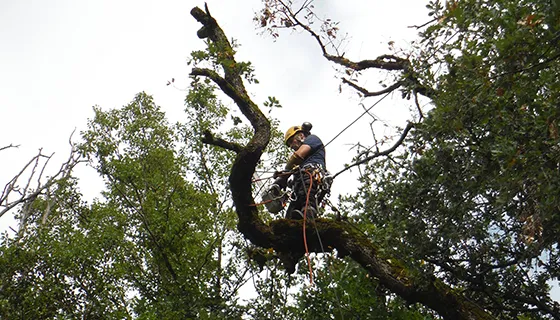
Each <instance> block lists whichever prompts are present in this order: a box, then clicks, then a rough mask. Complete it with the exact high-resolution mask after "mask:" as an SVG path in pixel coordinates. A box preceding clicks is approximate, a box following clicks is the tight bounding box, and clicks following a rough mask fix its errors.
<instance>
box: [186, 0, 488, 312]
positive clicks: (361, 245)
mask: <svg viewBox="0 0 560 320" xmlns="http://www.w3.org/2000/svg"><path fill="white" fill-rule="evenodd" d="M191 14H192V15H193V17H195V18H196V20H197V21H199V22H200V23H201V24H202V25H203V27H202V28H201V29H200V30H199V31H198V36H199V37H200V38H209V39H210V40H211V41H213V42H214V43H215V44H217V46H218V47H220V48H223V49H224V54H229V55H230V56H228V61H229V63H228V65H227V66H222V67H223V72H224V76H223V77H222V76H221V75H219V74H217V73H216V72H214V71H212V70H208V69H199V68H195V69H193V71H192V73H191V75H193V76H204V77H208V78H209V79H211V80H212V81H213V82H214V83H216V84H217V85H218V86H219V87H220V89H221V90H222V91H223V92H224V93H225V94H227V95H228V96H229V97H230V98H231V99H233V100H234V101H235V103H236V104H237V106H238V108H239V109H240V111H241V112H242V113H243V114H244V115H245V117H246V118H247V119H248V120H249V122H250V123H251V125H252V127H253V129H254V134H253V136H252V138H251V140H250V141H249V143H247V144H246V145H244V146H237V145H236V146H235V147H234V148H233V147H232V148H233V149H235V151H236V152H237V156H236V158H235V160H234V163H233V165H232V168H231V173H230V177H229V182H230V189H231V194H232V199H233V202H234V205H235V208H236V212H237V215H238V218H239V222H238V230H239V231H240V232H241V233H242V234H243V235H244V237H245V238H247V239H248V240H250V241H251V242H252V243H253V244H254V245H256V246H258V247H262V248H273V249H274V250H275V251H277V252H281V253H290V254H291V255H292V256H299V257H301V256H303V253H304V251H305V250H304V244H303V241H302V239H303V225H302V224H303V221H299V220H298V221H296V220H286V219H278V220H275V221H273V222H271V223H270V224H266V223H264V222H263V220H262V219H261V217H259V214H258V210H257V208H256V206H255V201H254V198H253V196H252V191H251V183H252V177H253V173H254V171H255V168H256V166H257V163H258V161H259V160H260V157H261V155H262V153H263V150H264V149H265V147H266V146H267V145H268V143H269V140H270V136H271V133H270V129H271V127H270V122H269V121H268V119H267V118H266V117H265V116H264V114H263V113H262V112H261V110H260V109H259V108H258V106H257V105H256V104H255V103H253V102H252V101H251V99H250V98H249V96H248V95H247V91H246V89H245V87H244V84H243V81H242V77H241V75H240V74H238V73H236V71H235V68H232V67H231V62H233V63H236V62H235V59H234V56H233V50H231V45H230V43H229V41H228V40H227V37H226V36H225V34H224V32H223V31H222V29H221V28H220V27H219V25H218V23H217V22H216V20H215V19H214V18H213V17H212V16H211V15H210V12H209V10H208V7H206V8H205V10H202V9H200V8H197V7H196V8H194V9H192V11H191ZM395 62H396V63H399V61H395ZM401 63H402V62H401ZM205 140H206V142H208V143H213V142H215V140H213V139H210V138H208V137H206V139H205ZM214 144H216V145H220V144H222V142H220V143H214ZM222 147H223V145H222ZM306 235H307V239H308V248H309V251H310V252H319V253H320V252H323V249H325V250H327V251H330V250H332V249H336V250H337V252H338V253H339V255H340V256H350V257H351V258H352V259H354V260H355V261H356V262H357V263H359V264H360V265H361V266H362V267H363V268H364V269H366V270H367V271H368V272H369V274H370V275H371V276H372V277H373V278H375V279H378V281H379V283H381V284H382V285H384V286H385V287H387V288H388V289H389V290H390V291H391V292H393V293H395V294H397V295H399V296H401V297H402V298H404V299H405V300H406V301H408V302H410V303H422V304H423V305H425V306H427V307H429V308H431V309H433V310H435V311H436V312H438V313H439V314H440V315H441V316H442V317H444V318H445V319H492V318H493V317H491V316H490V315H489V314H488V313H486V312H485V311H484V310H483V309H481V308H480V307H479V306H478V305H476V304H474V303H473V302H471V301H469V300H467V299H466V298H465V297H463V296H461V295H460V294H459V293H458V292H456V291H454V290H453V289H452V288H450V287H449V286H447V285H445V284H444V283H443V282H441V281H440V280H438V279H436V278H435V277H433V278H432V279H431V280H429V281H426V280H418V279H414V278H413V277H412V276H410V275H409V273H408V272H407V270H405V269H403V268H402V267H399V265H401V264H399V263H395V261H397V260H396V259H389V260H388V259H384V258H380V256H379V255H378V252H377V249H376V247H375V246H374V245H373V243H372V242H371V241H370V240H369V239H368V238H367V237H366V236H365V235H363V234H361V233H359V232H357V231H356V230H355V229H354V228H353V227H352V226H351V225H350V224H348V223H347V222H344V221H332V220H327V219H316V220H315V224H314V225H311V226H309V223H308V227H307V228H306ZM319 238H320V239H321V242H322V245H321V243H319V241H318V239H319Z"/></svg>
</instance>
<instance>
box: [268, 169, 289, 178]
mask: <svg viewBox="0 0 560 320" xmlns="http://www.w3.org/2000/svg"><path fill="white" fill-rule="evenodd" d="M289 174H290V171H288V170H282V171H275V172H274V174H273V175H272V177H273V178H274V179H276V178H278V177H286V179H287V177H288V176H289Z"/></svg>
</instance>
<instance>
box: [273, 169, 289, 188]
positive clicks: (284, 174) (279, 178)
mask: <svg viewBox="0 0 560 320" xmlns="http://www.w3.org/2000/svg"><path fill="white" fill-rule="evenodd" d="M273 177H274V178H275V179H276V180H274V184H277V185H278V186H279V187H280V189H286V187H287V186H288V178H289V177H290V175H289V171H276V172H274V175H273Z"/></svg>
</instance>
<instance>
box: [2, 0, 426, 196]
mask: <svg viewBox="0 0 560 320" xmlns="http://www.w3.org/2000/svg"><path fill="white" fill-rule="evenodd" d="M321 3H322V2H321V1H317V7H320V5H321ZM195 5H198V6H201V7H203V5H204V2H202V1H200V2H199V1H185V0H182V1H178V0H165V1H157V2H156V1H147V0H135V1H132V0H130V1H124V0H120V1H106V0H98V1H93V0H92V1H85V0H84V1H76V0H66V1H65V0H51V1H33V0H19V1H9V0H0V48H1V50H0V110H1V114H2V115H3V117H2V119H3V121H2V125H1V126H0V147H1V146H6V145H9V144H10V143H12V144H14V145H19V146H20V147H19V148H18V149H10V150H5V151H3V152H1V153H0V164H1V165H2V170H1V172H0V183H4V182H5V181H8V179H10V178H11V177H13V175H14V174H15V173H16V172H18V171H19V169H20V168H21V167H22V165H23V164H24V163H25V162H26V161H27V160H29V159H30V158H31V157H32V156H33V155H34V154H36V153H37V151H38V149H39V148H43V150H44V153H46V154H50V153H52V152H55V158H54V159H53V160H51V166H52V168H53V170H54V169H55V168H58V164H59V163H61V162H62V161H63V160H65V159H66V157H67V155H68V152H69V146H68V138H69V137H70V134H71V133H72V131H73V130H74V129H77V133H76V134H75V136H74V140H76V139H77V138H78V137H79V131H80V130H83V129H85V128H86V122H87V119H88V118H91V117H93V112H92V106H94V105H99V106H100V107H102V108H104V109H109V108H118V107H121V106H123V105H125V104H127V103H129V102H130V101H131V100H132V99H133V97H134V95H135V94H136V93H138V92H140V91H146V92H147V93H148V94H151V95H153V96H154V98H155V101H156V103H157V104H158V105H160V106H162V108H163V109H164V110H165V111H166V112H167V113H168V116H169V118H170V119H171V120H172V121H176V120H180V119H181V117H182V112H183V109H184V106H183V100H184V96H185V92H184V91H181V90H180V89H184V88H186V87H187V84H188V82H189V79H188V73H189V67H188V66H187V64H186V60H187V58H188V56H189V53H190V52H191V51H192V50H195V49H200V48H202V47H203V42H202V41H201V40H199V39H198V38H197V37H196V31H197V30H198V29H199V28H200V24H198V22H196V21H195V20H194V18H192V17H191V15H190V10H191V9H192V7H194V6H195ZM208 5H209V8H210V12H211V13H212V15H213V16H214V17H215V18H216V19H217V20H218V23H220V25H221V26H222V28H223V29H224V30H225V32H226V34H227V35H228V36H229V37H230V38H232V37H233V38H235V39H237V40H238V42H239V43H240V44H241V48H240V49H239V50H238V56H237V59H238V61H251V62H253V64H254V65H255V68H256V75H257V78H258V79H259V80H260V84H259V85H252V86H249V87H248V90H249V91H250V93H251V94H252V95H253V97H254V101H256V102H257V103H262V102H263V101H265V99H266V97H267V96H276V97H277V98H278V99H279V100H280V103H281V104H282V105H283V106H284V108H282V109H277V110H275V111H274V113H273V116H275V117H277V118H279V119H280V120H281V123H282V127H283V128H284V129H285V128H288V127H289V126H292V125H298V124H301V123H302V122H303V121H310V122H312V123H313V125H314V129H313V130H312V131H313V132H314V133H315V134H317V135H319V136H320V137H321V138H322V139H323V141H324V142H327V141H329V140H330V139H331V138H333V137H334V135H335V134H336V133H337V132H339V131H340V130H341V129H343V128H344V127H345V126H346V125H347V124H349V123H350V122H351V121H352V120H353V119H355V118H356V117H357V116H358V115H359V114H361V112H362V109H361V107H359V106H358V102H359V101H358V99H356V96H355V95H352V94H351V90H345V91H343V93H342V94H340V93H339V92H338V86H339V84H340V81H339V80H338V79H336V78H335V72H334V67H333V64H331V63H329V62H327V61H326V60H325V59H323V58H322V57H321V55H320V50H319V47H318V46H317V45H316V43H315V42H314V41H313V39H312V38H310V37H309V36H308V35H306V34H299V33H290V32H285V33H284V34H283V35H282V36H281V37H280V38H279V39H278V40H277V41H273V39H272V38H271V37H268V36H263V35H260V34H258V32H257V30H255V25H254V23H253V21H252V18H253V16H254V12H255V11H258V10H259V8H261V2H260V0H248V1H231V0H230V1H227V0H209V1H208ZM329 6H331V7H329V8H327V11H328V12H329V15H330V17H332V18H333V19H334V20H340V21H342V24H341V29H342V30H344V31H347V32H349V34H351V39H350V41H349V42H348V44H347V46H346V47H345V48H344V51H346V52H347V55H346V56H347V57H349V58H352V59H356V60H359V59H364V58H373V57H376V56H377V55H380V54H384V53H387V52H388V50H387V42H388V41H390V40H394V41H397V43H402V44H403V46H404V47H406V46H407V44H406V43H407V42H406V41H402V40H403V39H408V40H410V39H414V35H415V31H414V30H413V29H410V28H406V26H407V25H411V24H420V23H422V22H424V21H425V19H426V18H425V17H426V15H425V14H420V13H422V12H425V10H424V4H423V3H422V2H421V1H415V0H396V1H390V2H389V1H371V0H362V1H354V4H353V5H352V6H348V5H342V4H338V5H335V4H329ZM388 13H396V14H388ZM171 78H175V80H176V82H175V86H176V88H173V87H172V86H166V83H167V81H168V80H170V79H171ZM375 89H379V88H376V87H372V90H375ZM387 100H389V99H387ZM375 101H376V100H375V99H372V100H369V101H366V102H365V104H366V105H371V104H372V103H373V102H375ZM396 101H398V105H397V107H396V108H392V107H391V108H390V109H388V112H389V113H388V114H387V116H386V117H385V120H391V119H393V118H394V114H395V113H398V112H399V111H403V112H404V113H406V110H408V108H409V105H410V103H406V102H402V101H400V100H398V99H396ZM225 102H226V103H230V101H225ZM386 105H390V104H386ZM391 106H392V105H391ZM376 110H378V109H377V108H376ZM374 112H375V113H376V114H379V112H381V113H383V111H374ZM368 121H369V120H367V119H365V118H364V120H363V121H362V122H361V127H360V124H358V125H355V126H353V127H352V128H351V129H350V130H348V131H347V132H345V133H344V134H343V135H342V136H341V137H340V138H338V139H337V140H336V141H335V142H333V143H332V144H331V145H330V146H329V147H328V149H327V158H328V164H329V169H330V170H331V171H332V172H337V171H339V170H340V169H342V168H343V164H344V163H348V162H350V161H351V157H352V155H353V154H350V153H348V148H349V146H350V144H351V143H354V142H355V141H356V137H361V138H362V139H365V140H366V141H368V142H371V140H372V139H371V134H370V132H369V129H368V127H367V124H368ZM397 123H402V125H403V126H404V122H397ZM364 130H365V131H364ZM379 134H383V132H379ZM82 171H83V172H82ZM78 172H79V173H80V174H81V175H82V176H83V177H84V180H86V181H85V182H86V183H82V185H81V188H82V191H83V192H84V194H85V195H86V196H87V197H88V198H91V197H93V196H95V195H96V194H97V191H98V190H99V188H100V187H101V185H99V183H98V180H96V179H94V178H93V176H94V175H95V174H94V173H93V172H88V170H85V169H82V170H79V171H78ZM85 177H88V178H87V179H86V178H85ZM337 179H339V180H338V181H343V180H344V179H346V180H347V183H352V184H353V185H354V184H355V182H354V183H353V181H354V180H353V178H352V177H351V174H345V175H343V176H340V178H337ZM338 181H337V184H338V185H339V186H341V185H343V184H342V183H340V184H339V183H338ZM345 184H346V183H345ZM335 188H336V185H335ZM345 189H347V187H345ZM335 191H336V190H335Z"/></svg>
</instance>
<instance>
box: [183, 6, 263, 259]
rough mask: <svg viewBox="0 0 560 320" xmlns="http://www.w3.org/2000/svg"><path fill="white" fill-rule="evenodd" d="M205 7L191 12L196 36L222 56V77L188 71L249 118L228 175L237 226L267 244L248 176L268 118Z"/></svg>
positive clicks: (260, 151) (245, 234)
mask: <svg viewBox="0 0 560 320" xmlns="http://www.w3.org/2000/svg"><path fill="white" fill-rule="evenodd" d="M205 9H206V11H203V10H201V9H200V8H198V7H195V8H193V9H192V10H191V14H192V16H193V17H195V19H196V20H197V21H198V22H200V23H201V24H202V25H203V27H202V28H201V29H200V30H199V31H198V36H199V37H200V38H209V39H210V40H211V41H212V42H213V43H214V44H215V46H216V47H217V48H220V49H221V50H222V54H223V55H224V56H225V57H226V59H224V61H227V62H228V63H222V69H223V72H224V77H222V76H220V75H219V74H218V73H216V72H214V71H213V70H208V69H200V68H195V69H194V70H193V71H192V73H191V74H192V75H195V76H205V77H208V78H210V79H211V80H212V81H214V82H215V83H216V84H217V85H218V86H219V87H220V89H222V91H224V93H226V94H227V95H228V96H229V97H230V98H232V99H233V101H234V102H235V103H236V105H237V106H238V108H239V110H240V111H241V113H243V115H244V116H245V117H246V118H247V119H248V120H249V122H250V123H251V126H252V127H253V129H254V135H253V137H252V138H251V140H250V141H249V143H248V144H247V145H246V146H243V147H242V148H241V149H240V150H239V152H238V154H237V157H236V158H235V160H234V163H233V165H232V168H231V173H230V177H229V182H230V189H231V193H232V199H233V202H234V205H235V208H236V211H237V215H238V217H239V222H238V226H237V227H238V229H239V231H240V232H241V233H243V234H244V236H245V237H246V238H247V239H249V240H250V241H252V242H253V243H255V244H256V245H259V246H262V247H266V248H269V247H271V246H272V245H271V241H270V238H269V233H270V227H269V226H268V225H266V224H265V223H264V222H263V221H262V219H261V218H260V217H259V215H258V210H257V208H256V207H255V206H254V204H255V200H254V198H253V195H252V192H251V190H252V189H251V180H252V176H253V173H254V171H255V168H256V167H257V164H258V161H259V160H260V157H261V155H262V152H263V150H264V149H265V148H266V146H267V145H268V142H269V141H270V122H269V121H268V119H267V118H266V117H265V116H264V114H263V113H262V112H261V110H260V109H259V108H258V106H257V105H256V104H255V103H254V102H253V101H252V100H251V99H250V98H249V96H248V94H247V90H246V89H245V86H244V84H243V80H242V78H241V74H240V73H239V71H238V70H237V69H236V68H235V67H234V66H235V64H236V62H235V59H234V51H233V49H232V47H231V44H230V43H229V41H228V39H227V37H226V35H225V33H224V32H223V30H222V29H221V28H220V26H219V25H218V23H217V22H216V20H215V19H214V18H213V17H212V16H211V15H210V12H209V10H208V7H206V8H205Z"/></svg>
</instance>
